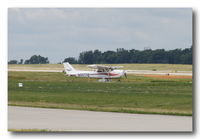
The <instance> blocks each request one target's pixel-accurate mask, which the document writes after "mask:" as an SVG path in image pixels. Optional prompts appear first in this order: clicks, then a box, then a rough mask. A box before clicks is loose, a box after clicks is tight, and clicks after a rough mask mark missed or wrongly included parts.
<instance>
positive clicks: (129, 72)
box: [8, 68, 192, 76]
mask: <svg viewBox="0 0 200 139" xmlns="http://www.w3.org/2000/svg"><path fill="white" fill-rule="evenodd" d="M8 71H25V72H63V70H49V69H12V68H11V69H8ZM125 72H126V73H128V74H153V75H176V76H178V75H180V76H192V71H176V72H172V71H152V70H125Z"/></svg>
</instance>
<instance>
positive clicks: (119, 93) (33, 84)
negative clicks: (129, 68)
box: [8, 72, 192, 115]
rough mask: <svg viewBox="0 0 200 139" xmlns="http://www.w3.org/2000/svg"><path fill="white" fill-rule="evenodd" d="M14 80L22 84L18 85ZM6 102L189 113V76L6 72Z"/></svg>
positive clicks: (71, 107)
mask: <svg viewBox="0 0 200 139" xmlns="http://www.w3.org/2000/svg"><path fill="white" fill-rule="evenodd" d="M18 82H22V83H23V84H24V87H22V88H19V87H18V86H17V83H18ZM8 103H9V105H17V106H34V107H46V108H62V109H79V110H92V111H112V112H126V113H152V114H172V115H192V80H191V79H156V78H150V77H142V76H134V75H129V76H128V79H124V78H123V79H122V81H121V82H118V81H113V82H109V83H102V82H98V81H97V80H96V79H87V78H72V77H66V76H64V74H63V73H48V72H44V73H42V72H41V73H40V72H9V73H8Z"/></svg>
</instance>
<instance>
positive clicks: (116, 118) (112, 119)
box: [8, 106, 192, 132]
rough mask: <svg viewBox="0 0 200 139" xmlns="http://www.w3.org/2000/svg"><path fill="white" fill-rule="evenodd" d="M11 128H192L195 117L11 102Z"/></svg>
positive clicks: (190, 129) (159, 129) (96, 130)
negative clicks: (22, 105) (17, 105)
mask: <svg viewBox="0 0 200 139" xmlns="http://www.w3.org/2000/svg"><path fill="white" fill-rule="evenodd" d="M8 129H47V130H51V131H79V132H80V131H91V132H92V131H95V132H98V131H100V132H109V131H111V132H118V131H121V132H123V131H128V132H130V131H131V132H191V131H192V117H191V116H168V115H150V114H127V113H114V112H93V111H79V110H62V109H46V108H31V107H16V106H8Z"/></svg>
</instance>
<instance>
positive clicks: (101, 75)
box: [63, 62, 127, 82]
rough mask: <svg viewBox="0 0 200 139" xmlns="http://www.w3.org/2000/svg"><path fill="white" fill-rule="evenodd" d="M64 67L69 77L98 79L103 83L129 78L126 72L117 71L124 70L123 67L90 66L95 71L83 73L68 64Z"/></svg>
mask: <svg viewBox="0 0 200 139" xmlns="http://www.w3.org/2000/svg"><path fill="white" fill-rule="evenodd" d="M63 65H64V71H65V72H66V75H68V76H75V77H87V78H97V79H99V81H102V82H106V81H111V79H120V78H121V77H123V76H125V77H126V78H127V76H126V73H125V71H124V70H117V69H119V68H123V66H112V67H111V66H103V65H88V67H89V68H93V69H95V71H82V70H76V69H74V68H73V67H72V66H71V65H70V64H69V63H68V62H66V63H63Z"/></svg>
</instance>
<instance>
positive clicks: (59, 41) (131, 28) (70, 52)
mask: <svg viewBox="0 0 200 139" xmlns="http://www.w3.org/2000/svg"><path fill="white" fill-rule="evenodd" d="M191 45H192V9H191V8H9V10H8V60H12V59H16V60H18V61H19V60H20V59H24V60H25V59H29V58H30V57H31V56H32V55H41V56H44V57H48V58H49V60H50V62H51V63H58V62H62V61H63V60H64V58H66V57H75V58H78V56H79V53H80V52H83V51H88V50H95V49H98V50H101V51H107V50H113V51H115V50H116V49H117V48H125V49H128V50H130V49H137V50H144V48H145V47H148V48H151V49H153V50H155V49H165V50H171V49H176V48H181V49H184V48H189V47H190V46H191Z"/></svg>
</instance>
